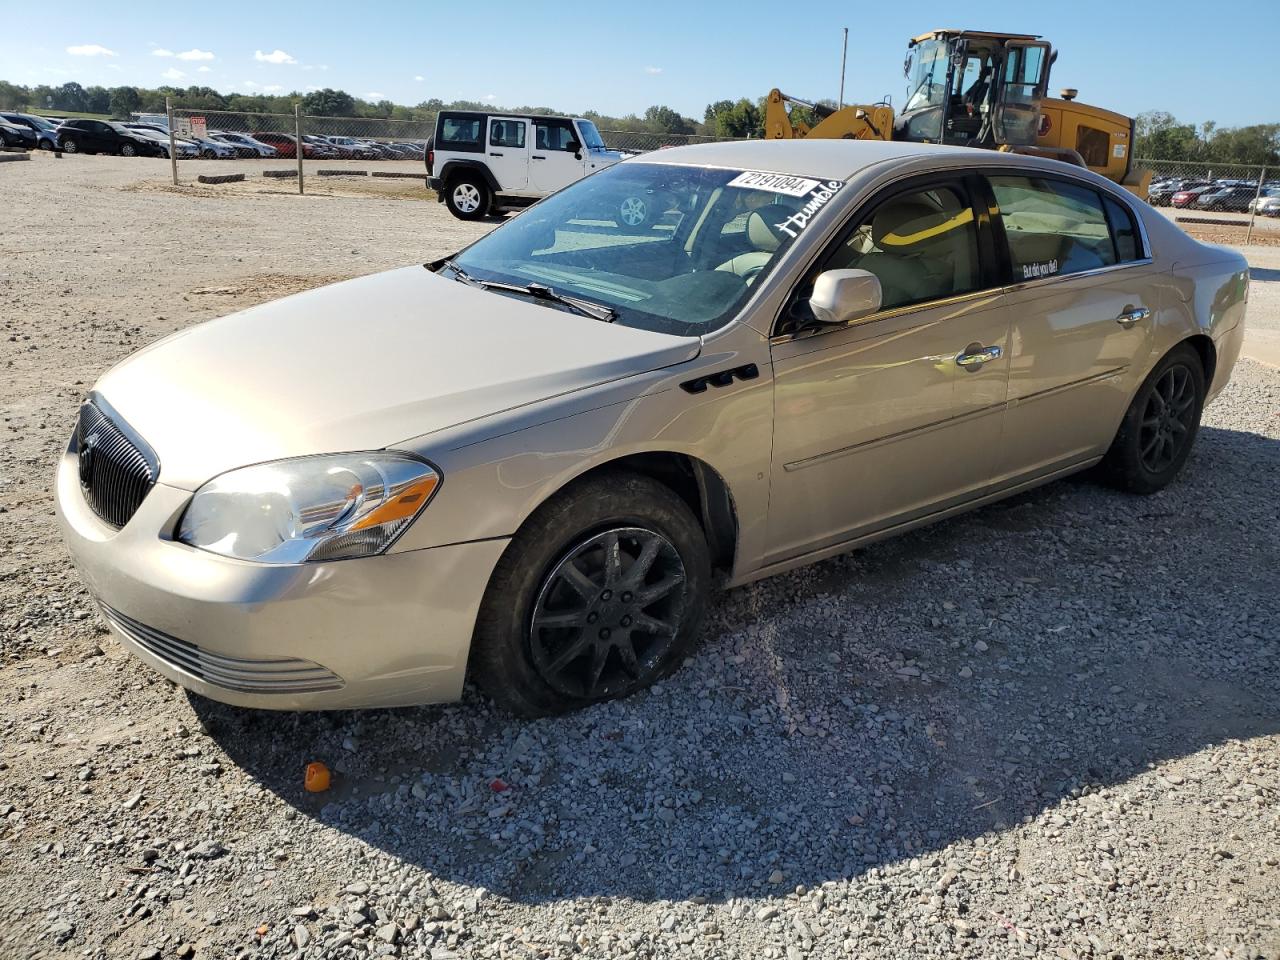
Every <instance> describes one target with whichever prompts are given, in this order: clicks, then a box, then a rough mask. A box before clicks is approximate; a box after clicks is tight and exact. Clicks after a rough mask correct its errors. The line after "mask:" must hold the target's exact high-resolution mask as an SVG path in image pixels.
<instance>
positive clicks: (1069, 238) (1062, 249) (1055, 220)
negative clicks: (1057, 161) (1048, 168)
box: [989, 177, 1117, 283]
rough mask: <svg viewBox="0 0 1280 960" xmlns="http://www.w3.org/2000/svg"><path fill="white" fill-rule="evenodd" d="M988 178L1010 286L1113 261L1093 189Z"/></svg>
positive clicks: (1051, 181) (1107, 230)
mask: <svg viewBox="0 0 1280 960" xmlns="http://www.w3.org/2000/svg"><path fill="white" fill-rule="evenodd" d="M989 179H990V183H991V189H992V192H993V193H994V194H995V198H996V204H997V205H998V206H999V208H1000V219H1001V222H1002V223H1003V225H1004V232H1005V237H1006V238H1007V240H1008V244H1009V257H1010V259H1011V260H1012V267H1013V281H1014V282H1015V283H1020V282H1022V281H1026V280H1038V279H1040V278H1041V277H1051V276H1058V275H1063V274H1072V273H1083V272H1084V271H1086V270H1096V269H1098V268H1100V267H1109V266H1114V265H1115V263H1116V262H1117V257H1116V246H1115V244H1114V243H1113V241H1112V238H1111V228H1110V225H1109V224H1108V223H1107V217H1106V214H1105V212H1104V210H1103V206H1102V198H1101V197H1100V196H1099V195H1098V194H1097V193H1095V192H1094V191H1093V190H1090V189H1089V188H1088V187H1084V186H1079V185H1077V184H1074V183H1068V182H1066V181H1064V180H1054V179H1050V178H1045V177H991V178H989Z"/></svg>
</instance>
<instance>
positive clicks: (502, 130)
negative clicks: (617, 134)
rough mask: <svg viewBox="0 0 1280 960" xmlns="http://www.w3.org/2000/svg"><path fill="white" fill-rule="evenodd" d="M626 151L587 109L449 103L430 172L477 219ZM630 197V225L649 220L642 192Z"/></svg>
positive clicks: (527, 201) (453, 206)
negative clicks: (557, 113) (492, 108)
mask: <svg viewBox="0 0 1280 960" xmlns="http://www.w3.org/2000/svg"><path fill="white" fill-rule="evenodd" d="M628 156H630V154H626V153H622V152H621V151H618V150H610V149H609V148H608V147H606V146H605V144H604V139H603V138H602V137H601V136H600V131H599V130H597V129H596V125H595V124H594V123H592V122H591V121H590V120H586V119H583V118H582V117H550V116H547V117H544V116H519V115H512V114H507V113H501V114H500V113H493V114H490V113H477V112H475V111H471V110H446V111H444V112H443V113H441V114H440V115H439V116H438V117H437V118H436V132H435V136H434V137H433V138H432V141H431V145H430V147H429V148H428V150H427V156H426V162H427V177H428V182H429V185H430V186H431V188H432V189H433V190H435V191H436V195H437V196H438V197H439V198H440V200H441V201H442V202H443V203H444V204H445V205H446V206H448V208H449V212H450V213H452V214H453V215H454V216H455V217H457V218H458V219H460V220H479V219H481V218H482V217H486V216H488V215H489V214H491V213H499V212H502V211H506V210H515V209H519V208H520V207H527V206H530V205H532V204H534V203H537V202H538V201H539V200H541V199H542V198H543V197H545V196H547V195H549V194H552V193H555V192H556V191H557V190H559V189H561V188H562V187H567V186H568V185H569V184H571V183H573V182H574V181H576V180H581V179H582V178H583V177H585V176H587V175H588V174H591V173H595V172H596V171H597V170H603V169H604V168H605V167H611V166H613V165H614V164H615V163H617V162H618V161H619V160H624V159H626V158H627V157H628ZM626 203H627V208H626V209H625V210H619V211H616V212H617V213H618V215H619V216H620V217H622V219H623V221H624V222H625V223H626V224H627V225H628V226H632V227H638V226H643V225H644V224H646V223H648V222H649V221H650V220H651V219H652V218H653V216H654V215H655V213H656V210H653V209H650V207H651V204H648V203H646V201H645V198H643V197H628V198H626Z"/></svg>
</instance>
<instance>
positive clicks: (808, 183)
mask: <svg viewBox="0 0 1280 960" xmlns="http://www.w3.org/2000/svg"><path fill="white" fill-rule="evenodd" d="M821 182H822V181H821V180H807V179H805V178H804V177H789V176H787V175H786V174H782V173H764V172H763V171H760V170H748V171H746V172H745V173H740V174H738V175H737V176H736V177H734V178H733V179H732V180H730V181H729V182H728V184H726V186H730V187H742V188H743V189H745V190H768V191H770V192H771V193H785V194H786V195H787V196H788V197H803V196H805V195H806V194H807V193H809V191H811V190H813V189H814V188H815V187H816V186H818V184H820V183H821Z"/></svg>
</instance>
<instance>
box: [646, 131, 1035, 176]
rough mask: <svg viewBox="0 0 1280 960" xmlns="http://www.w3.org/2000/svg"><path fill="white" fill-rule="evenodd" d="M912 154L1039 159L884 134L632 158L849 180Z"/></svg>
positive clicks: (735, 144) (746, 143) (711, 146)
mask: <svg viewBox="0 0 1280 960" xmlns="http://www.w3.org/2000/svg"><path fill="white" fill-rule="evenodd" d="M917 157H934V158H938V159H961V158H962V159H964V160H967V161H969V162H971V163H972V164H973V165H978V164H981V163H983V162H984V161H986V162H991V161H992V159H993V158H994V157H998V158H1000V162H1002V163H1009V162H1010V161H1011V160H1016V161H1023V160H1030V159H1038V158H1032V157H1026V156H1021V155H1018V154H1009V153H996V152H995V151H992V150H977V149H975V148H973V147H946V146H940V145H938V144H934V143H905V142H902V141H887V140H822V139H814V140H736V141H722V142H718V143H699V144H695V145H693V146H688V147H672V148H670V149H667V150H655V151H652V152H650V153H646V154H643V155H642V156H641V157H639V158H637V159H639V160H642V161H643V162H652V163H678V164H692V165H699V166H708V167H730V168H735V169H745V170H767V171H769V172H771V173H784V174H788V175H790V176H797V177H818V178H820V179H825V180H849V179H851V178H852V177H853V176H854V175H855V174H857V173H860V172H861V171H863V170H865V169H866V168H868V167H871V166H875V165H876V164H878V163H883V162H884V161H886V160H908V159H914V158H917Z"/></svg>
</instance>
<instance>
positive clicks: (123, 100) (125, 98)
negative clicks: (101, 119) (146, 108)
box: [108, 87, 142, 118]
mask: <svg viewBox="0 0 1280 960" xmlns="http://www.w3.org/2000/svg"><path fill="white" fill-rule="evenodd" d="M141 106H142V97H141V96H140V95H139V93H138V88H137V87H112V88H111V97H110V100H109V101H108V108H109V110H110V113H111V115H112V116H113V117H122V118H123V117H127V116H129V114H131V113H134V112H135V111H137V110H138V109H140V108H141Z"/></svg>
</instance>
